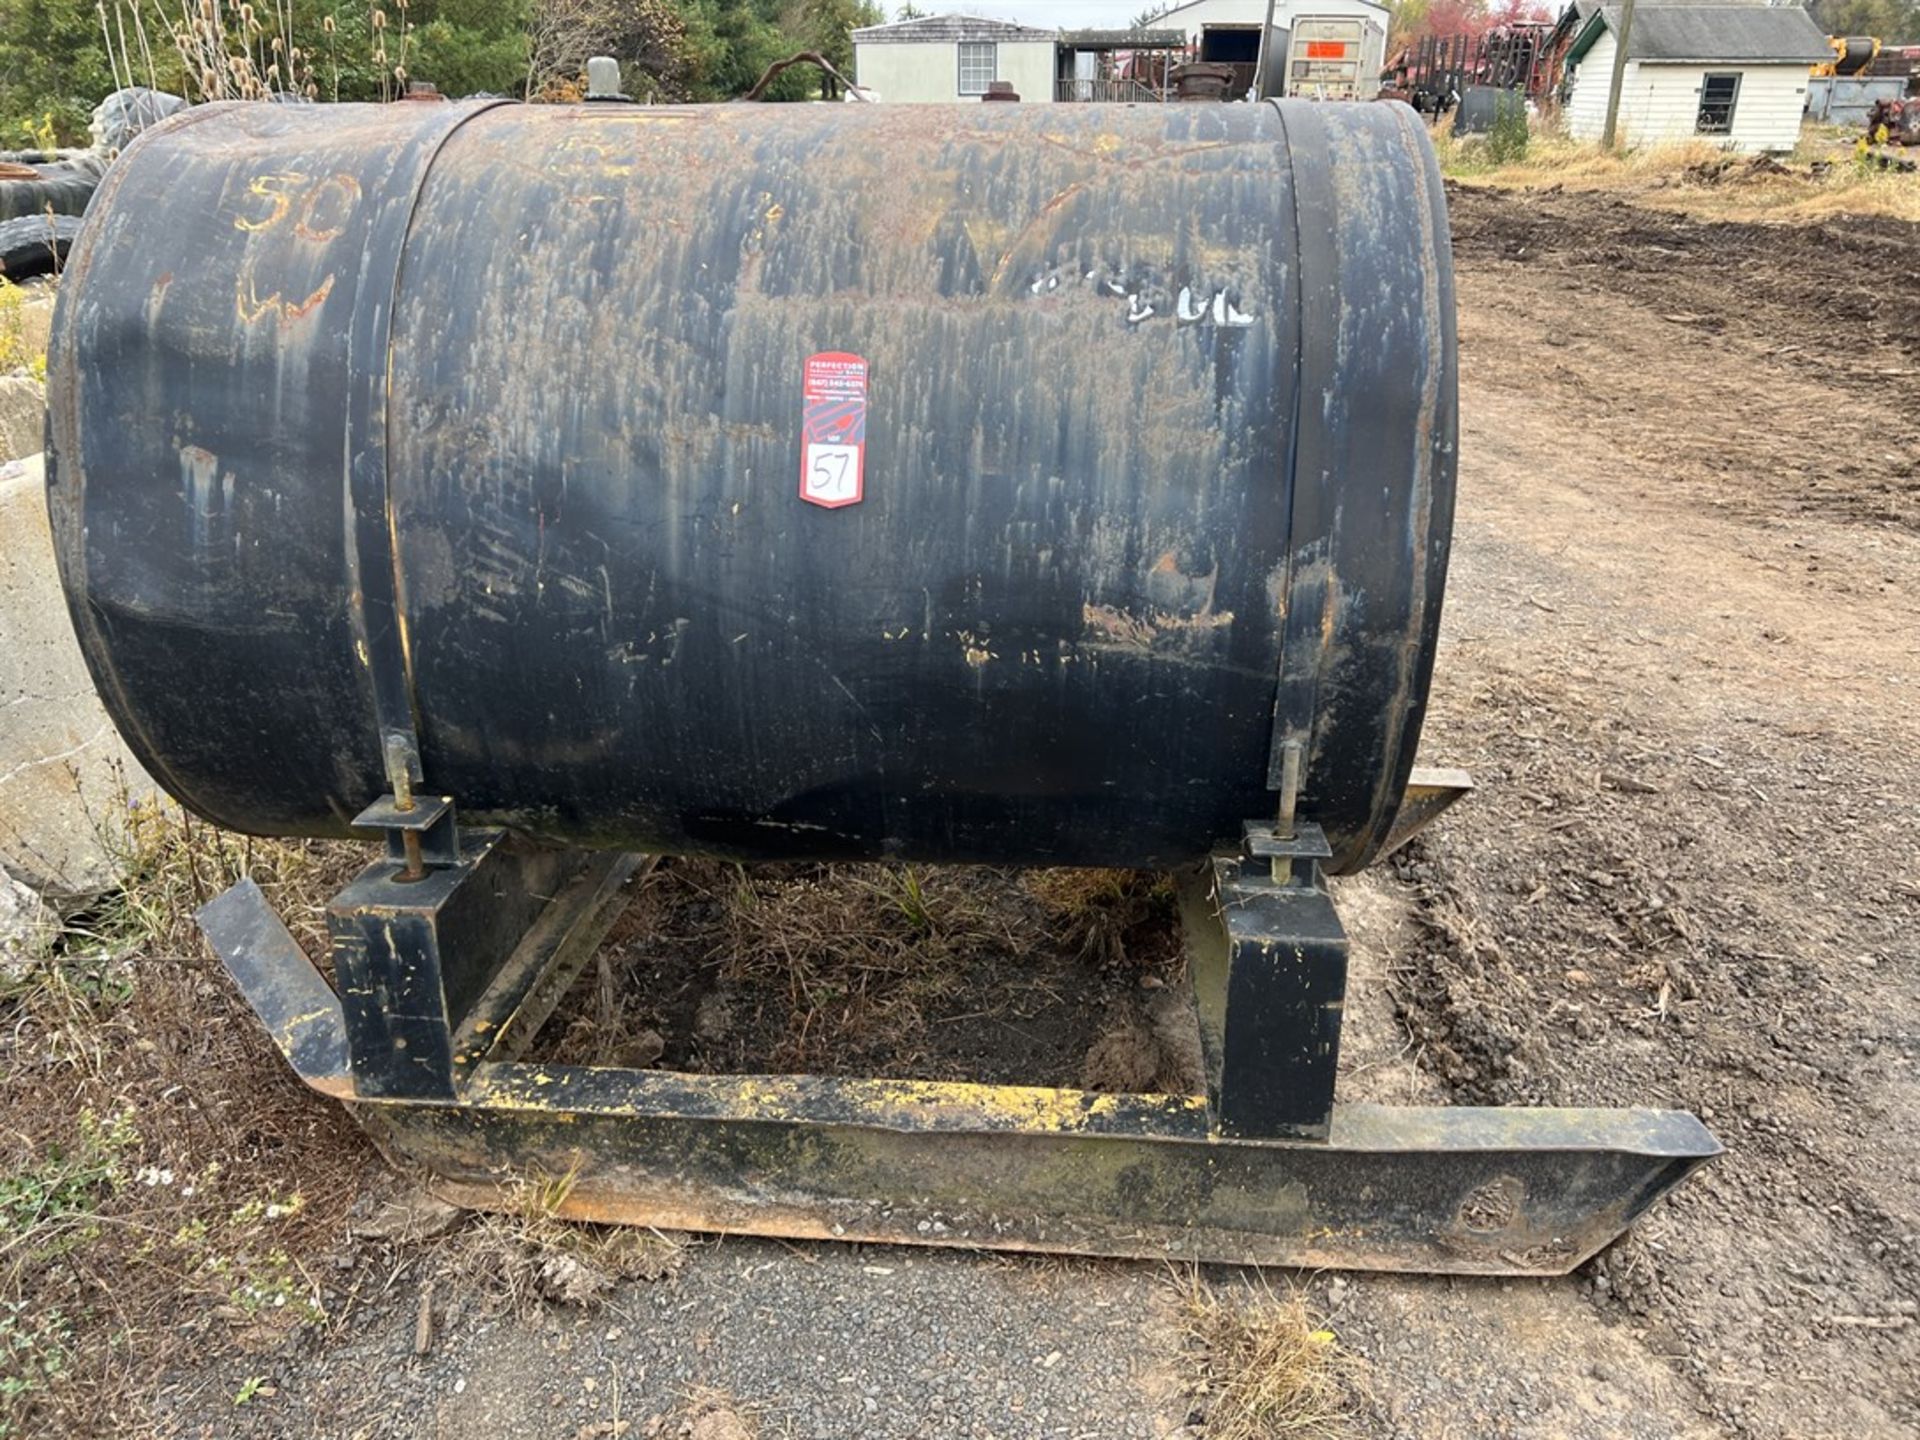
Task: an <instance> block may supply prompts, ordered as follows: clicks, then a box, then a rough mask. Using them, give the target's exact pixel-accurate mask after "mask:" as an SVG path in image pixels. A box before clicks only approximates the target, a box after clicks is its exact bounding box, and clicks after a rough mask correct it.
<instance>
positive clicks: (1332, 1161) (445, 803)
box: [47, 102, 1718, 1274]
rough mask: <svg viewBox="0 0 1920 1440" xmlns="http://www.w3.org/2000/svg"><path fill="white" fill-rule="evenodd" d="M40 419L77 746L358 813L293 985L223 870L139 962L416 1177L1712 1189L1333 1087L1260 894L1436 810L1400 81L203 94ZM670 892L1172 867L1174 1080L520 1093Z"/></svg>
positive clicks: (1335, 1226)
mask: <svg viewBox="0 0 1920 1440" xmlns="http://www.w3.org/2000/svg"><path fill="white" fill-rule="evenodd" d="M1336 161H1337V162H1338V163H1336ZM49 403H50V419H49V436H48V439H49V445H48V466H47V484H48V497H49V503H50V506H51V511H52V518H53V522H54V531H55V535H56V541H57V550H58V554H59V559H60V565H61V570H62V575H63V579H64V583H65V586H66V589H67V594H68V597H69V601H70V604H71V609H72V615H73V619H74V624H75V627H76V630H77V632H78V635H79V638H80V643H81V646H82V649H83V651H84V653H85V655H86V657H87V661H88V664H89V665H90V667H91V669H92V671H93V674H94V677H95V679H96V681H97V683H98V686H99V689H100V692H101V695H102V698H103V700H104V701H105V703H106V705H107V708H108V710H109V712H110V713H111V714H112V715H113V717H114V719H115V720H116V722H117V724H118V725H119V727H120V729H121V731H122V733H123V734H124V735H125V737H126V739H127V741H128V744H129V745H130V746H131V748H132V749H133V750H134V752H135V754H136V755H137V756H138V758H139V759H140V760H141V762H142V763H143V764H144V765H145V766H146V767H147V769H148V771H149V772H150V773H151V774H152V775H153V776H154V777H155V778H156V779H157V780H158V781H159V782H160V783H161V784H162V785H163V786H165V787H166V789H167V790H168V791H169V793H171V794H172V795H173V796H174V797H175V798H176V799H177V800H179V802H180V803H181V804H182V805H184V806H186V807H187V808H188V809H189V810H191V811H193V812H194V813H195V814H198V815H201V816H204V817H206V818H207V819H209V820H211V821H213V822H215V823H217V824H220V825H223V826H227V827H230V828H233V829H237V830H243V831H247V832H249V833H255V834H265V835H312V836H349V835H367V836H376V837H384V842H385V852H384V856H383V858H381V859H379V860H377V861H376V862H374V863H372V864H370V865H369V866H368V867H367V868H366V869H365V870H364V871H363V872H362V873H361V875H360V876H359V878H358V879H356V880H355V881H354V882H353V883H352V884H351V885H350V886H348V888H347V889H346V890H344V891H343V892H341V894H340V895H339V896H337V897H336V898H335V899H334V901H333V902H332V904H331V907H330V909H329V912H328V925H329V931H330V934H331V937H332V942H331V955H330V957H329V958H330V969H331V973H332V982H331V983H329V982H328V981H327V980H326V979H325V978H323V976H322V973H321V971H320V970H318V969H316V968H315V966H314V965H313V964H312V963H310V961H309V959H308V957H307V956H306V955H304V954H303V953H302V952H301V950H300V948H299V946H298V945H297V944H296V943H295V941H294V940H293V938H292V936H291V935H290V933H289V932H288V930H287V929H286V927H285V926H284V925H283V924H282V923H281V922H280V920H279V919H278V918H277V917H276V916H275V915H274V914H273V913H272V911H271V910H270V909H269V908H268V906H267V904H266V903H265V901H264V899H263V897H262V895H261V892H260V891H259V890H258V889H257V888H256V887H255V886H254V885H253V884H252V883H251V882H243V883H242V884H240V885H239V886H237V887H235V888H234V889H233V890H231V891H229V892H228V893H227V894H225V895H223V896H221V897H220V898H218V899H217V900H215V901H213V902H212V903H211V904H210V905H208V906H207V908H206V910H205V911H204V912H203V916H202V923H203V925H204V926H205V929H206V931H207V934H208V936H209V938H210V940H211V941H212V943H213V946H214V948H215V949H216V951H217V952H218V953H219V954H220V956H221V958H222V959H223V961H224V962H225V964H226V965H227V967H228V969H229V971H230V972H231V973H232V975H233V977H234V978H235V980H236V981H237V982H238V983H239V985H240V988H241V989H242V990H243V991H244V992H245V994H246V996H247V998H248V1000H249V1001H250V1002H251V1003H252V1005H253V1007H254V1009H255V1010H256V1011H257V1012H258V1014H259V1016H260V1018H261V1019H262V1021H263V1022H264V1023H265V1024H266V1026H267V1028H268V1030H269V1032H270V1033H271V1034H272V1036H273V1038H274V1040H275V1042H276V1044H277V1045H278V1046H279V1047H280V1049H281V1050H282V1051H283V1053H284V1054H285V1055H286V1057H287V1059H288V1060H289V1062H290V1063H291V1064H292V1066H293V1068H294V1069H295V1070H296V1071H298V1073H299V1074H300V1075H301V1076H302V1077H303V1078H304V1079H305V1080H306V1081H307V1083H308V1084H310V1085H311V1086H313V1087H314V1088H315V1089H316V1090H318V1091H320V1092H322V1093H323V1094H326V1095H329V1096H332V1097H334V1098H336V1099H338V1100H341V1101H344V1102H345V1103H347V1104H348V1105H349V1106H350V1107H351V1109H352V1111H353V1113H354V1115H355V1116H356V1118H357V1119H358V1120H359V1121H360V1123H361V1124H363V1125H364V1126H365V1127H366V1128H367V1129H368V1130H369V1131H371V1132H372V1133H373V1134H374V1135H375V1136H377V1137H378V1138H379V1140H380V1141H381V1143H382V1145H383V1146H384V1147H385V1149H386V1150H387V1151H388V1152H389V1153H390V1154H393V1155H396V1156H400V1157H405V1158H408V1159H411V1160H415V1161H418V1162H420V1163H422V1164H424V1165H425V1166H427V1167H428V1168H429V1169H430V1170H431V1171H432V1172H433V1173H434V1174H435V1175H436V1176H437V1177H438V1178H439V1184H440V1186H441V1188H442V1189H443V1191H444V1192H445V1193H447V1194H449V1195H450V1196H452V1197H453V1198H455V1199H458V1200H460V1201H462V1202H465V1203H469V1204H473V1205H480V1206H485V1205H500V1204H506V1203H510V1200H509V1193H510V1192H509V1190H508V1188H507V1187H509V1186H510V1185H511V1184H512V1182H513V1181H514V1179H515V1177H526V1176H529V1175H534V1176H538V1175H543V1174H544V1175H566V1176H569V1177H571V1184H570V1186H568V1187H567V1188H566V1199H565V1203H564V1205H563V1207H562V1213H565V1214H569V1215H575V1216H580V1217H585V1218H592V1219H599V1220H612V1221H632V1222H643V1223H650V1224H656V1225H664V1226H674V1227H687V1228H696V1229H712V1230H721V1231H745V1232H754V1233H767V1234H775V1235H787V1236H833V1237H842V1238H848V1239H864V1240H875V1241H903V1242H911V1243H932V1244H946V1245H958V1246H968V1247H983V1246H984V1247H991V1248H1007V1249H1033V1250H1054V1251H1074V1252H1084V1253H1092V1254H1107V1255H1144V1256H1179V1257H1194V1258H1201V1259H1208V1260H1233V1261H1248V1262H1274V1263H1287V1264H1299V1265H1342V1266H1357V1267H1377V1268H1390V1269H1416V1270H1442V1271H1459V1272H1481V1273H1487V1272H1500V1273H1529V1274H1535V1273H1537V1274H1545V1273H1554V1272H1560V1271H1564V1270H1566V1269H1568V1268H1569V1267H1571V1266H1573V1265H1576V1264H1578V1263H1579V1262H1580V1261H1582V1260H1583V1259H1585V1258H1586V1257H1588V1256H1590V1255H1592V1254H1593V1253H1594V1252H1595V1251H1597V1250H1598V1249H1599V1248H1600V1247H1602V1246H1603V1245H1605V1244H1607V1243H1608V1242H1609V1241H1610V1240H1611V1239H1612V1238H1613V1237H1614V1236H1615V1235H1617V1234H1618V1233H1619V1232H1620V1231H1621V1229H1622V1228H1623V1227H1624V1226H1626V1225H1627V1224H1628V1223H1630V1222H1631V1221H1632V1220H1633V1219H1634V1217H1635V1216H1637V1215H1638V1214H1640V1213H1641V1211H1643V1210H1644V1209H1645V1208H1646V1207H1647V1206H1648V1205H1649V1204H1650V1203H1652V1202H1653V1200H1654V1199H1655V1198H1656V1197H1657V1196H1658V1195H1660V1194H1661V1193H1662V1192H1663V1191H1665V1190H1666V1189H1667V1188H1668V1187H1670V1186H1671V1185H1673V1184H1674V1183H1676V1182H1677V1181H1678V1180H1679V1179H1680V1178H1681V1177H1682V1176H1684V1175H1685V1174H1686V1173H1687V1172H1688V1171H1689V1170H1690V1169H1692V1168H1693V1167H1694V1166H1695V1165H1697V1164H1698V1163H1700V1162H1701V1161H1702V1160H1705V1159H1706V1158H1708V1157H1709V1156H1711V1155H1713V1154H1714V1153H1716V1151H1717V1149H1718V1147H1717V1146H1716V1144H1715V1143H1714V1141H1713V1139H1712V1137H1711V1136H1710V1135H1709V1134H1708V1133H1707V1132H1706V1130H1705V1129H1704V1128H1703V1127H1702V1126H1701V1125H1700V1123H1699V1122H1698V1121H1697V1120H1695V1119H1694V1118H1693V1117H1692V1116H1690V1115H1686V1114H1683V1113H1678V1112H1669V1111H1654V1110H1626V1111H1616V1110H1581V1109H1571V1110H1569V1109H1476V1108H1439V1109H1396V1108H1383V1107H1377V1106H1367V1105H1341V1104H1336V1103H1335V1099H1334V1088H1335V1087H1334V1075H1335V1069H1336V1063H1337V1059H1338V1054H1339V1042H1340V1030H1341V1017H1342V1010H1343V1005H1344V996H1345V986H1346V963H1347V941H1346V937H1345V933H1344V931H1343V930H1342V927H1341V924H1340V920H1339V917H1338V915H1337V913H1336V912H1335V908H1334V905H1333V902H1332V900H1331V898H1330V896H1329V894H1328V891H1327V888H1326V885H1325V881H1324V877H1325V876H1326V875H1327V874H1329V873H1344V872H1348V871H1352V870H1355V869H1358V868H1359V867H1361V866H1363V865H1365V864H1367V863H1368V862H1369V861H1370V860H1372V859H1374V858H1375V857H1377V856H1379V855H1380V854H1382V853H1384V852H1385V851H1387V850H1388V849H1390V848H1391V847H1392V846H1393V845H1394V844H1396V843H1398V842H1399V840H1400V839H1402V838H1403V837H1404V836H1405V835H1406V834H1408V833H1409V832H1410V831H1411V830H1412V829H1413V828H1416V827H1417V826H1418V825H1419V824H1421V823H1423V821H1424V820H1425V819H1426V818H1428V817H1429V816H1430V815H1431V814H1432V813H1434V812H1435V811H1436V810H1437V809H1438V808H1439V807H1441V806H1442V805H1444V804H1445V803H1446V802H1447V801H1448V800H1449V799H1451V798H1452V797H1454V796H1455V795H1457V794H1459V793H1461V791H1462V789H1463V788H1464V783H1465V782H1464V781H1463V780H1462V779H1461V778H1460V777H1458V776H1454V775H1448V774H1438V775H1436V774H1429V773H1425V772H1420V771H1416V770H1415V768H1414V759H1415V751H1416V747H1417V742H1418V735H1419V729H1420V721H1421V716H1422V713H1423V709H1424V703H1425V696H1426V692H1427V685H1428V678H1429V674H1430V670H1431V666H1432V662H1433V651H1434V642H1435V634H1436V630H1437V626H1438V620H1439V607H1440V600H1441V594H1442V590H1443V587H1444V577H1445V572H1446V561H1447V552H1448V544H1449V534H1450V525H1451V514H1452V507H1453V478H1454V457H1455V444H1456V433H1457V427H1456V417H1455V342H1454V329H1453V290H1452V279H1451V273H1450V267H1449V257H1448V238H1447V220H1446V212H1445V203H1444V194H1443V189H1442V186H1441V182H1440V176H1439V173H1438V169H1437V167H1436V165H1435V162H1434V158H1433V153H1432V149H1431V147H1430V145H1429V144H1428V143H1427V140H1426V136H1425V132H1424V129H1423V127H1422V126H1421V125H1420V123H1419V122H1418V120H1417V118H1416V117H1415V116H1414V114H1413V113H1412V112H1411V111H1410V110H1408V109H1406V108H1405V107H1403V106H1399V105H1372V106H1357V105H1356V106H1326V105H1313V104H1304V103H1298V102H1280V103H1277V104H1276V103H1262V104H1257V105H1244V106H1166V105H1155V106H1142V107H1137V108H1128V107H1080V106H1045V107H1039V106H1015V105H999V106H994V105H988V106H981V105H973V106H845V107H842V106H811V107H808V106H793V107H787V106H783V107H757V106H744V105H737V106H717V107H648V106H637V105H616V104H607V105H604V106H594V105H587V106H576V107H557V106H539V107H524V106H518V105H513V104H507V103H500V102H477V103H454V104H443V105H432V106H424V105H393V106H384V107H381V106H364V107H362V106H327V107H324V109H320V108H316V109H311V110H303V109H298V108H292V107H287V108H282V107H277V106H267V105H231V106H206V107H201V108H198V109H196V110H194V111H192V112H191V113H189V114H187V115H184V116H182V117H179V118H177V119H174V120H171V121H168V122H166V123H165V124H163V125H162V126H160V127H159V128H157V129H156V130H153V131H150V132H149V133H148V134H146V135H145V136H143V137H141V138H140V139H139V140H138V141H136V142H135V144H134V145H133V146H132V147H131V148H130V149H129V151H128V152H127V154H126V155H125V157H124V158H123V159H122V161H121V162H120V163H119V164H118V165H116V166H115V167H114V168H113V170H111V171H110V172H109V174H108V177H107V179H106V182H105V184H104V186H103V187H102V189H101V191H100V194H99V195H98V197H97V198H96V200H95V203H94V205H93V207H92V209H91V210H90V212H89V215H88V219H87V222H86V225H85V227H84V230H83V232H82V235H81V238H80V240H79V242H78V243H77V245H76V246H75V248H74V251H73V255H72V258H71V263H70V265H69V268H68V271H67V274H66V277H65V281H64V283H63V285H62V287H61V294H60V300H59V309H58V314H57V317H56V327H55V335H54V341H53V345H52V351H51V356H50V371H49ZM679 852H698V853H705V854H717V855H724V856H731V857H734V858H736V859H739V860H741V861H744V862H753V861H758V860H775V859H793V858H799V857H805V858H815V859H851V858H883V859H895V860H920V861H929V862H948V861H981V860H984V861H994V862H998V863H1002V864H1007V865H1033V866H1039V865H1063V864H1068V865H1128V866H1149V867H1159V868H1163V869H1169V870H1174V871H1176V872H1178V874H1179V876H1180V883H1181V893H1182V897H1183V898H1182V904H1181V917H1182V925H1183V929H1184V934H1185V937H1186V944H1187V948H1188V952H1189V960H1190V971H1191V975H1192V977H1193V1003H1194V1013H1195V1023H1196V1025H1197V1027H1198V1029H1199V1032H1200V1034H1201V1036H1202V1039H1203V1042H1204V1048H1205V1055H1206V1071H1207V1076H1206V1085H1205V1089H1204V1091H1198V1092H1196V1093H1192V1094H1153V1095H1128V1094H1102V1093H1091V1092H1087V1091H1079V1090H1067V1089H1046V1088H1037V1087H1023V1086H989V1085H968V1084H945V1083H939V1084H936V1083H920V1082H906V1081H899V1080H891V1079H886V1078H872V1079H837V1078H825V1077H819V1076H792V1075H785V1076H774V1075H711V1074H671V1073H662V1072H658V1071H651V1070H625V1069H609V1068H582V1067H572V1066H561V1065H549V1064H541V1063H535V1062H531V1061H528V1060H525V1059H524V1058H522V1057H523V1056H524V1055H525V1053H526V1047H527V1045H528V1042H529V1040H530V1038H531V1036H532V1035H533V1033H534V1032H535V1031H536V1030H537V1029H538V1027H539V1025H540V1023H541V1022H542V1020H543V1019H544V1018H545V1016H546V1015H547V1013H548V1012H549V1011H550V1010H551V1008H552V1006H553V1005H554V1003H555V1001H556V999H557V997H558V995H559V994H560V993H561V991H562V990H563V989H564V988H565V986H566V985H567V984H568V983H569V981H570V979H571V977H572V975H573V974H574V973H575V972H576V971H577V970H578V969H579V968H580V966H581V965H582V964H583V963H584V962H585V961H586V959H587V958H588V956H589V955H590V953H591V951H592V949H593V947H594V945H595V944H596V943H597V941H598V939H599V937H600V936H601V935H602V934H603V933H604V930H605V928H606V927H607V926H608V925H609V924H610V923H611V920H612V917H613V915H614V913H615V912H616V911H617V910H618V908H619V906H620V898H621V887H622V884H623V882H624V881H625V880H626V879H627V878H628V877H630V876H631V875H633V874H635V873H637V871H638V870H639V869H641V868H642V867H644V866H646V865H648V864H650V863H651V859H650V857H651V856H653V855H656V854H660V853H679Z"/></svg>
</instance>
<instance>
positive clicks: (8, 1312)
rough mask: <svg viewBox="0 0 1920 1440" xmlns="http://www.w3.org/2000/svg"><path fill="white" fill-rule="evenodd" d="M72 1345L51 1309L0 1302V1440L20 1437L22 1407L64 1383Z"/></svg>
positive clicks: (60, 1319) (61, 1321) (64, 1320)
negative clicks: (49, 1389)
mask: <svg viewBox="0 0 1920 1440" xmlns="http://www.w3.org/2000/svg"><path fill="white" fill-rule="evenodd" d="M72 1340H73V1335H72V1332H71V1331H70V1330H69V1329H68V1328H67V1318H66V1316H64V1315H62V1314H61V1313H60V1311H58V1310H57V1309H54V1308H52V1307H49V1306H46V1305H38V1304H35V1303H34V1302H32V1301H30V1300H0V1440H12V1437H14V1436H15V1435H19V1434H22V1433H23V1432H22V1430H21V1428H20V1423H19V1422H20V1420H21V1418H22V1417H23V1416H24V1415H25V1413H26V1412H27V1408H28V1406H29V1405H31V1404H32V1402H34V1401H35V1400H36V1399H38V1398H39V1396H40V1395H41V1394H42V1393H43V1392H44V1391H46V1390H47V1389H48V1388H49V1387H51V1386H54V1385H58V1384H59V1383H60V1381H62V1380H63V1379H65V1378H66V1374H67V1370H68V1367H69V1366H70V1364H71V1363H72V1362H71V1359H70V1356H69V1353H68V1348H69V1346H70V1345H71V1344H72Z"/></svg>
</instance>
